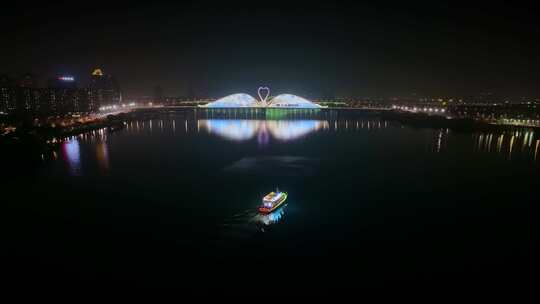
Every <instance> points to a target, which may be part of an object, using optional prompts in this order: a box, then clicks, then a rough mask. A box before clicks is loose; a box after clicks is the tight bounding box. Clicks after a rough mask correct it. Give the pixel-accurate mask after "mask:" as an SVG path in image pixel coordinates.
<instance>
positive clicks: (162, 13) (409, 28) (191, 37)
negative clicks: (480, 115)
mask: <svg viewBox="0 0 540 304" xmlns="http://www.w3.org/2000/svg"><path fill="white" fill-rule="evenodd" d="M538 13H539V12H538V10H537V9H536V8H533V7H513V6H509V5H504V4H493V3H492V4H491V5H490V6H489V7H481V6H472V5H471V6H457V5H454V6H448V5H444V4H425V3H423V4H414V5H410V6H405V5H398V6H390V5H387V6H384V5H382V4H371V5H369V4H362V5H352V4H347V5H331V4H328V5H321V4H310V3H309V2H303V3H302V2H300V3H295V4H292V3H277V2H273V3H272V4H266V7H264V4H262V3H257V4H256V5H254V4H246V3H242V2H228V3H227V4H224V3H223V4H213V3H210V2H205V1H203V2H197V3H189V4H174V3H153V4H149V3H137V4H128V3H124V2H121V3H116V4H110V3H104V2H93V3H91V4H68V3H63V4H54V5H45V4H40V5H37V6H33V7H22V6H11V7H6V8H5V9H4V10H2V12H1V13H0V17H1V21H0V25H1V27H2V29H3V32H4V33H5V34H4V35H3V36H4V43H3V45H4V47H3V48H2V50H0V57H1V58H2V59H1V62H0V74H8V75H9V76H11V77H19V76H21V75H22V74H24V73H27V72H30V73H33V74H35V75H37V76H38V77H39V78H40V79H41V80H42V83H44V80H45V79H46V78H48V77H53V76H56V75H62V74H65V75H72V76H74V77H76V78H77V79H78V81H79V82H80V83H82V84H85V82H87V81H88V79H89V78H90V73H91V71H92V70H93V69H94V68H96V67H99V68H102V69H103V70H104V71H105V73H108V74H112V75H114V76H115V77H116V78H117V80H118V81H119V83H120V85H121V87H122V90H123V92H124V94H125V95H126V96H128V97H137V96H140V95H151V94H152V92H153V89H154V87H155V86H157V85H160V86H161V87H163V90H164V94H165V95H167V96H177V95H186V94H188V92H189V91H190V90H192V91H193V92H194V93H195V94H196V95H199V96H210V97H219V96H224V95H227V94H230V93H236V92H247V93H253V92H255V91H256V88H257V87H258V86H260V85H267V86H270V87H271V88H272V90H273V92H275V93H294V94H297V95H305V96H335V97H358V96H380V97H390V96H411V95H412V94H414V93H416V94H417V95H418V96H436V95H441V96H465V95H479V94H481V93H488V92H489V93H493V94H494V95H499V96H514V97H519V96H529V97H538V96H540V88H539V86H538V83H539V82H540V74H538V70H539V68H540V56H538V54H539V52H540V41H539V40H538V39H537V37H538V34H540V21H538V18H536V16H537V15H538Z"/></svg>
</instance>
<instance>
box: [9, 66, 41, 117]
mask: <svg viewBox="0 0 540 304" xmlns="http://www.w3.org/2000/svg"><path fill="white" fill-rule="evenodd" d="M15 91H16V99H17V101H16V107H17V112H26V113H28V112H32V113H35V112H37V111H38V110H39V98H40V95H41V91H40V90H39V89H37V88H36V83H35V78H34V76H33V75H32V74H30V73H27V74H24V75H23V76H22V77H21V79H20V80H19V81H18V83H17V87H16V88H15Z"/></svg>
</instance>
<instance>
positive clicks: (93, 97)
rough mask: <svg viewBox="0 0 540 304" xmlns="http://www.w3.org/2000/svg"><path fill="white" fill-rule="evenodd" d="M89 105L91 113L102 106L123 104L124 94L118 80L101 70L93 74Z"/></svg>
mask: <svg viewBox="0 0 540 304" xmlns="http://www.w3.org/2000/svg"><path fill="white" fill-rule="evenodd" d="M89 95H90V98H89V105H90V108H91V111H96V110H97V109H99V107H101V106H108V105H116V104H119V103H121V102H122V93H121V92H120V87H119V86H118V82H117V81H116V79H115V78H114V77H113V76H111V75H107V74H104V73H103V71H102V70H101V69H99V68H97V69H95V70H94V71H93V72H92V78H91V80H90V93H89Z"/></svg>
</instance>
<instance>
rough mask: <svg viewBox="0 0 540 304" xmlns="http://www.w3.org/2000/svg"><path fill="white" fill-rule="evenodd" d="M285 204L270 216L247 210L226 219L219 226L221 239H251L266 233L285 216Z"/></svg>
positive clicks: (254, 210)
mask: <svg viewBox="0 0 540 304" xmlns="http://www.w3.org/2000/svg"><path fill="white" fill-rule="evenodd" d="M286 207H287V204H285V205H283V206H282V207H280V208H278V209H276V210H275V211H274V212H272V213H270V214H261V213H259V212H258V211H257V210H256V209H248V210H245V211H242V212H240V213H237V214H235V215H233V216H231V217H230V218H228V219H226V220H225V221H224V222H223V224H222V225H221V228H222V229H221V235H222V238H223V239H243V238H251V237H253V236H255V235H256V234H259V233H265V232H267V231H268V229H269V226H271V225H273V224H276V223H278V222H279V221H280V220H281V219H282V218H283V215H284V214H285V208H286Z"/></svg>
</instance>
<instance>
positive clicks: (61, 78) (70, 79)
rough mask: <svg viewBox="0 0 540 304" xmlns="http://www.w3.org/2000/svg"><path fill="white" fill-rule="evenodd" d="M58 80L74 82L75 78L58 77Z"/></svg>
mask: <svg viewBox="0 0 540 304" xmlns="http://www.w3.org/2000/svg"><path fill="white" fill-rule="evenodd" d="M58 79H59V80H62V81H75V78H73V76H60V77H58Z"/></svg>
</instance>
